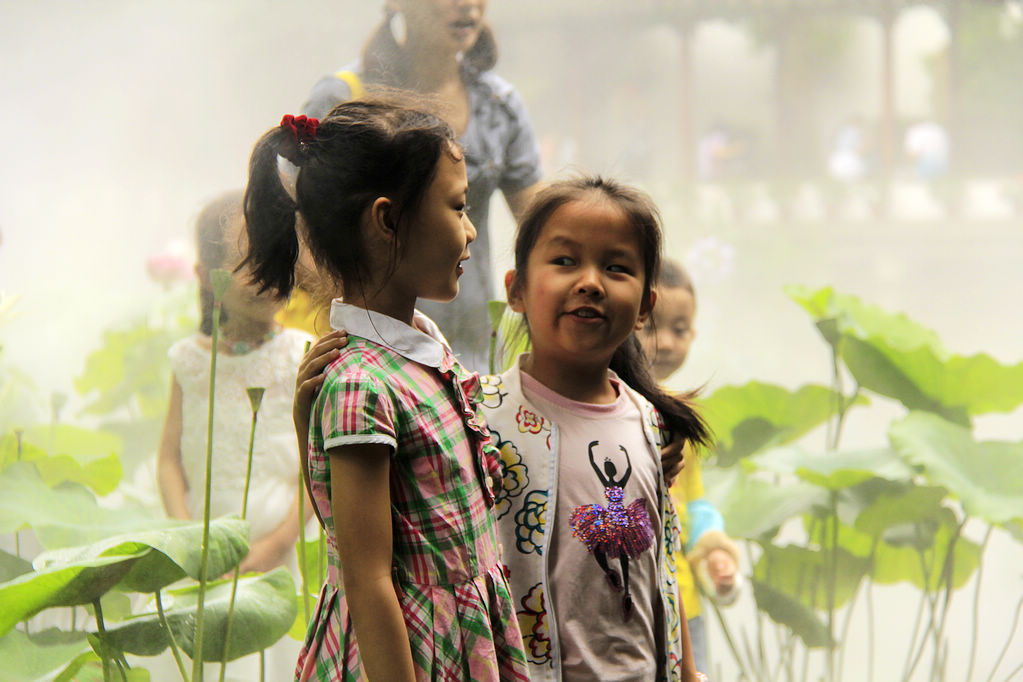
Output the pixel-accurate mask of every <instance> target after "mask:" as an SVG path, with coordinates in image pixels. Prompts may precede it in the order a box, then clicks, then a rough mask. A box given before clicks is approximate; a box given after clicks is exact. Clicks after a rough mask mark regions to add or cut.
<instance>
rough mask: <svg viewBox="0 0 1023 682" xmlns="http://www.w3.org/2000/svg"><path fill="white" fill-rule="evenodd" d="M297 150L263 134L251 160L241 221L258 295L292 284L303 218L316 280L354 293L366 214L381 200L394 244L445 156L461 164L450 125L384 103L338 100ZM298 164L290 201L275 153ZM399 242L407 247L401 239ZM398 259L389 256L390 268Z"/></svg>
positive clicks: (287, 137) (361, 272) (281, 132)
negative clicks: (390, 208) (389, 207)
mask: <svg viewBox="0 0 1023 682" xmlns="http://www.w3.org/2000/svg"><path fill="white" fill-rule="evenodd" d="M294 149H295V137H294V133H293V132H292V131H290V130H288V129H286V128H282V127H277V128H273V129H271V130H269V131H268V132H267V133H265V134H264V135H263V137H261V138H260V140H259V142H257V143H256V147H255V149H253V151H252V157H251V159H250V161H249V184H248V188H247V189H246V191H245V219H246V228H247V230H248V237H249V251H248V256H247V257H246V259H245V261H243V264H248V265H249V266H250V267H251V270H252V272H253V282H255V283H257V284H259V285H260V287H261V288H260V291H261V292H262V291H266V290H272V291H274V292H275V293H276V294H277V295H278V296H281V297H286V296H288V294H290V293H291V290H292V288H293V287H294V285H295V263H296V261H297V260H298V249H299V240H298V232H297V229H298V228H297V224H298V223H297V222H296V218H297V216H298V215H301V217H302V219H303V220H302V228H301V229H303V230H304V232H305V237H306V243H307V244H308V246H309V250H310V252H311V253H312V256H313V259H314V261H315V262H316V265H317V267H318V270H319V272H320V274H321V275H323V276H326V277H328V278H329V279H330V280H331V281H332V282H334V283H335V284H337V285H340V286H341V288H343V289H344V288H348V287H352V286H354V287H355V288H361V286H362V282H365V281H366V280H367V277H366V276H365V256H364V248H363V244H362V230H361V220H362V215H363V212H364V211H365V210H366V209H367V208H368V207H369V206H371V205H372V204H373V202H374V201H375V200H376V199H377V198H379V197H382V196H386V197H388V198H389V199H390V200H391V201H392V203H393V205H394V207H395V213H394V221H395V226H396V229H397V230H398V232H399V237H400V234H401V232H402V230H404V229H407V225H406V223H407V222H408V221H407V220H406V219H405V217H406V216H410V215H413V214H414V213H415V211H416V210H417V209H418V207H419V205H420V203H421V202H422V199H423V195H424V194H425V193H426V190H427V188H428V187H429V185H430V183H431V182H432V180H433V177H434V175H435V173H436V168H437V160H438V159H439V158H440V155H441V154H443V153H448V154H451V155H452V157H453V158H458V156H457V155H458V153H459V151H458V147H457V143H456V142H455V136H454V133H453V132H452V130H451V127H450V126H449V125H448V124H447V123H445V122H444V121H442V120H441V119H440V118H438V117H437V116H436V115H434V114H432V113H430V112H428V111H425V110H423V109H421V108H416V107H413V106H410V105H409V104H407V103H406V102H404V101H402V100H400V99H398V98H397V97H396V96H391V97H389V98H387V99H383V98H369V99H360V100H356V101H351V102H344V103H342V104H339V105H338V106H336V107H335V108H334V109H333V110H332V111H331V112H330V113H329V114H327V116H326V117H325V118H324V119H323V120H322V121H320V122H319V126H318V128H317V129H316V133H315V136H314V137H313V138H312V139H308V140H304V141H301V142H300V143H299V144H298V149H297V153H293V152H294ZM282 152H283V153H288V155H289V157H291V158H293V160H294V161H297V164H296V165H298V167H299V170H298V175H297V178H296V180H295V198H294V199H293V198H292V197H291V195H289V194H288V192H287V191H286V190H285V187H284V184H283V183H282V181H281V173H280V171H279V170H278V156H279V155H280V154H282ZM397 241H398V242H399V243H404V241H405V240H403V239H400V238H399V239H398V240H397ZM398 255H399V254H398V252H397V251H394V252H392V254H391V259H392V262H391V266H392V269H393V267H394V264H395V262H396V259H397V258H398Z"/></svg>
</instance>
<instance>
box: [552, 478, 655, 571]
mask: <svg viewBox="0 0 1023 682" xmlns="http://www.w3.org/2000/svg"><path fill="white" fill-rule="evenodd" d="M604 495H605V496H606V497H607V502H608V504H607V507H606V508H605V507H602V506H601V505H599V504H584V505H583V506H581V507H577V508H576V509H575V511H573V512H572V516H571V518H570V519H569V523H570V524H571V525H572V535H574V536H576V537H577V538H579V540H581V541H582V543H583V544H584V545H586V549H588V550H589V551H590V552H591V553H592V552H602V553H603V554H604V555H605V556H607V557H610V558H614V559H617V558H618V557H621V556H626V557H628V558H630V559H635V558H636V557H638V556H639V555H640V554H641V553H642V552H644V551H646V550H647V549H648V548H649V547H650V545H652V544H653V541H654V531H653V528H651V527H650V517H649V516H648V515H647V511H646V499H645V498H642V497H641V498H638V499H635V500H633V501H632V502H631V503H630V504H629V506H627V507H626V506H625V505H623V504H622V499H623V498H624V497H625V491H623V490H622V489H621V488H619V487H618V486H610V487H608V488H605V489H604Z"/></svg>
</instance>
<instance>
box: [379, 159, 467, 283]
mask: <svg viewBox="0 0 1023 682" xmlns="http://www.w3.org/2000/svg"><path fill="white" fill-rule="evenodd" d="M468 191H469V183H468V180H467V179H466V175H465V160H464V159H463V158H462V157H461V156H459V157H458V158H453V157H452V156H451V154H448V153H446V152H445V153H442V154H441V155H440V158H439V159H437V171H436V173H435V174H434V177H433V181H432V182H431V183H430V186H429V187H428V188H427V189H426V193H425V194H424V195H423V200H422V203H421V204H420V205H419V209H418V210H417V211H416V214H415V215H414V216H412V218H411V221H410V225H409V226H408V230H407V232H406V235H407V236H406V237H405V238H406V239H407V243H406V245H405V247H404V249H405V250H404V252H403V253H404V256H403V258H402V261H403V262H402V263H400V264H399V267H398V269H397V270H396V271H395V273H394V276H393V277H394V280H395V284H396V285H398V286H400V287H402V288H404V289H406V290H407V291H408V292H409V294H410V295H411V296H413V297H415V298H427V299H430V300H434V301H450V300H451V299H452V298H454V297H455V295H456V294H457V293H458V278H459V277H460V276H461V275H462V266H461V263H462V261H464V260H466V259H468V258H469V244H471V243H472V241H473V240H474V239H476V228H475V227H473V224H472V222H471V221H470V220H469V218H468V216H466V214H465V199H466V194H467V193H468Z"/></svg>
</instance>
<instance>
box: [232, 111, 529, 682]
mask: <svg viewBox="0 0 1023 682" xmlns="http://www.w3.org/2000/svg"><path fill="white" fill-rule="evenodd" d="M278 156H282V157H284V158H286V159H288V160H289V161H291V162H292V163H293V164H294V165H296V166H297V167H298V175H297V178H296V182H295V197H294V198H292V197H290V196H289V195H288V193H287V192H286V191H285V189H284V186H283V185H282V183H281V177H280V175H279V171H278V165H277V163H278ZM464 157H465V155H464V152H463V151H462V150H461V148H460V147H459V146H458V144H457V143H456V142H455V138H454V133H453V132H452V131H451V128H450V127H449V126H448V125H447V124H446V123H444V122H442V121H441V120H440V119H438V118H436V117H435V116H433V115H432V114H429V113H427V112H424V111H420V110H418V109H417V108H410V107H408V106H405V105H401V104H397V103H394V102H388V101H383V100H377V101H374V100H360V101H357V102H348V103H345V104H342V105H339V106H338V107H336V108H334V109H333V110H332V111H331V113H330V114H329V115H328V116H327V117H326V118H325V119H324V120H323V121H320V122H318V123H317V121H316V120H315V119H306V118H305V117H304V116H302V117H298V118H292V117H290V116H288V117H285V120H284V121H283V122H282V124H281V126H280V127H279V128H275V129H273V130H271V131H269V132H268V133H266V134H265V135H264V136H263V138H262V139H261V140H260V141H259V142H258V143H257V145H256V148H255V150H254V151H253V153H252V160H251V162H250V166H249V186H248V190H247V192H246V196H245V216H246V222H247V226H248V230H249V245H250V246H249V257H248V264H249V265H250V266H251V268H252V271H253V273H254V275H255V280H256V282H258V283H260V284H261V285H262V286H263V288H265V289H270V290H272V291H274V292H276V293H278V294H280V295H282V296H286V295H287V294H288V293H289V292H290V290H291V288H292V287H293V286H294V282H295V275H294V269H295V263H296V260H297V258H298V249H299V238H298V232H297V231H296V228H297V229H298V230H301V231H303V233H304V234H303V237H304V238H305V242H306V243H307V244H308V246H309V249H310V251H311V253H312V255H313V258H314V259H315V261H316V265H317V267H318V271H319V272H320V273H321V274H324V275H326V276H329V277H330V278H331V279H332V281H334V282H335V283H337V284H339V285H343V290H344V293H345V303H342V302H341V301H340V299H335V301H334V302H333V304H332V306H331V311H330V321H331V326H333V327H334V328H335V329H337V328H340V327H342V326H343V327H344V328H345V329H347V331H348V335H349V336H348V343H347V346H345V347H344V348H342V349H339V350H334V351H333V352H331V353H330V354H329V356H328V357H327V359H329V360H330V362H329V363H326V364H327V365H328V366H327V367H326V372H325V373H324V374H323V375H322V376H323V378H322V379H321V380H319V382H320V386H319V393H318V396H317V398H316V401H315V403H313V407H312V416H311V418H310V419H309V420H308V421H309V428H308V432H307V435H308V452H307V456H306V457H305V458H304V461H303V467H304V473H305V476H306V482H307V485H308V486H309V488H310V490H311V498H312V500H313V502H314V504H315V508H316V512H317V515H318V516H319V518H320V520H321V523H322V524H323V526H324V528H325V530H326V531H327V538H328V559H329V570H328V576H327V583H326V584H325V585H324V586H323V590H322V591H321V593H320V599H319V601H318V603H317V607H316V613H315V615H314V616H313V618H312V620H311V622H310V623H309V629H308V632H307V634H306V639H305V645H304V647H303V650H302V653H301V654H300V658H299V662H298V666H297V670H296V678H297V679H300V680H317V681H323V680H326V681H334V680H338V681H340V680H345V681H349V680H351V681H355V680H364V679H370V680H388V681H389V682H390V681H392V680H394V681H402V682H407V681H409V680H419V681H422V682H425V681H426V680H470V679H471V680H493V681H496V680H526V679H528V678H527V675H528V671H527V664H526V660H525V655H524V652H523V648H522V639H521V636H520V635H519V631H518V628H516V627H515V622H514V617H515V616H514V611H513V606H512V602H511V599H510V594H509V588H508V583H507V582H506V579H505V575H504V572H503V567H502V565H501V562H500V560H499V556H498V542H497V531H496V528H495V519H494V513H493V505H494V500H495V497H494V494H493V491H492V488H491V486H490V481H491V478H490V474H491V473H492V472H495V471H496V461H495V460H494V459H493V458H492V457H490V456H488V455H487V452H485V450H484V448H485V445H486V443H487V430H486V424H485V422H484V421H483V419H482V417H481V415H480V414H479V412H478V410H477V408H476V406H475V404H474V400H473V397H474V396H476V395H478V393H479V390H478V389H479V382H478V379H476V377H475V375H469V374H467V373H466V372H465V371H464V370H463V369H462V367H461V365H459V363H458V361H457V360H455V358H454V356H453V355H452V353H451V349H450V348H448V346H447V345H446V344H445V343H444V341H443V338H442V337H441V336H440V334H439V332H438V330H437V327H436V325H434V324H433V323H432V322H431V321H430V320H429V319H428V318H426V317H425V316H423V315H422V314H420V313H419V312H417V311H416V309H415V305H416V301H417V299H418V298H420V297H424V298H429V299H433V300H438V301H449V300H451V299H452V298H453V297H454V296H455V294H456V293H458V288H459V287H458V279H459V276H460V275H461V273H462V267H461V263H462V261H464V260H466V259H467V258H468V257H469V244H470V243H471V242H472V241H473V239H474V238H475V237H476V230H475V228H474V227H473V225H472V223H471V222H470V221H469V219H468V218H467V217H466V215H465V201H466V200H465V197H466V193H467V191H468V183H467V182H466V173H465V158H464ZM297 216H301V218H302V220H297ZM330 338H331V339H333V337H330ZM299 378H300V382H301V379H302V374H301V372H300V377H299ZM303 395H310V394H308V393H303ZM303 424H304V422H303ZM304 435H305V434H300V440H303V441H304V440H305V438H304V437H303V436H304Z"/></svg>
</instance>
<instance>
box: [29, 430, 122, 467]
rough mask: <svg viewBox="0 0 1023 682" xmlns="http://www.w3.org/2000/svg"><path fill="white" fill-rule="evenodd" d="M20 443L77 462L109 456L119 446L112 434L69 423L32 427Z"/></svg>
mask: <svg viewBox="0 0 1023 682" xmlns="http://www.w3.org/2000/svg"><path fill="white" fill-rule="evenodd" d="M24 440H25V442H27V443H34V444H35V445H38V446H39V447H41V448H43V449H44V450H46V451H47V452H49V453H50V454H51V455H69V456H71V457H74V458H75V459H76V460H78V461H79V462H89V461H92V460H96V459H103V458H105V457H109V456H110V455H111V454H114V453H118V452H120V451H121V448H122V447H123V443H122V442H121V439H120V437H119V436H118V435H117V434H116V433H112V432H110V431H106V430H103V429H86V428H83V427H80V426H73V425H70V424H56V425H54V426H35V427H33V428H31V429H28V430H26V431H25V435H24Z"/></svg>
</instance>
